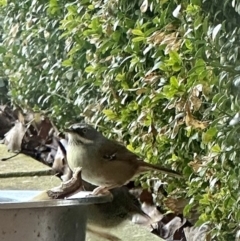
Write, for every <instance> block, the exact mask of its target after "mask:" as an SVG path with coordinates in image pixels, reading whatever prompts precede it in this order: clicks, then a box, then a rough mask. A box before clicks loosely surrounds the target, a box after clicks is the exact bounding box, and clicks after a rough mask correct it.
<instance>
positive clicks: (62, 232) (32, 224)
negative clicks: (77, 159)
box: [0, 190, 111, 241]
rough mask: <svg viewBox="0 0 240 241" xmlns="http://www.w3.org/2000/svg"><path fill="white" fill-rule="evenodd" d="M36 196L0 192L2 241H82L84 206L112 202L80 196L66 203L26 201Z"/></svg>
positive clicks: (107, 199)
mask: <svg viewBox="0 0 240 241" xmlns="http://www.w3.org/2000/svg"><path fill="white" fill-rule="evenodd" d="M39 193H40V191H12V190H11V191H10V190H7V191H0V240H1V241H84V240H85V232H86V221H87V205H90V204H97V203H104V202H109V201H110V200H111V198H110V197H109V196H96V197H94V196H90V197H86V195H82V196H81V197H71V199H66V200H48V201H32V202H31V201H29V202H28V201H27V200H30V199H31V198H33V197H34V196H36V195H37V194H39ZM85 193H87V192H85ZM83 194H84V192H83Z"/></svg>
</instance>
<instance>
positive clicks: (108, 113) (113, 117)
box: [102, 109, 117, 120]
mask: <svg viewBox="0 0 240 241" xmlns="http://www.w3.org/2000/svg"><path fill="white" fill-rule="evenodd" d="M102 112H103V113H104V114H105V115H106V116H107V117H108V118H109V119H110V120H116V119H117V115H116V113H114V112H113V111H112V110H110V109H104V110H103V111H102Z"/></svg>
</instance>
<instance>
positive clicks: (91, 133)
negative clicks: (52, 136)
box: [65, 123, 101, 144]
mask: <svg viewBox="0 0 240 241" xmlns="http://www.w3.org/2000/svg"><path fill="white" fill-rule="evenodd" d="M65 132H67V133H68V138H69V142H73V143H76V144H92V143H94V141H95V140H96V139H97V138H98V137H99V136H100V135H101V134H100V133H99V132H98V131H97V130H96V129H94V128H93V127H92V126H90V125H88V124H85V123H76V124H73V125H71V126H70V127H68V128H67V129H65Z"/></svg>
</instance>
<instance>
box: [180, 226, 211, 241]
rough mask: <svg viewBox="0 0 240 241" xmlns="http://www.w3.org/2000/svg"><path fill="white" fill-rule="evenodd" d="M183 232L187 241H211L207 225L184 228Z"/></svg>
mask: <svg viewBox="0 0 240 241" xmlns="http://www.w3.org/2000/svg"><path fill="white" fill-rule="evenodd" d="M183 230H184V234H185V237H186V240H187V241H211V237H210V234H209V227H208V226H207V225H202V226H200V227H186V228H184V229H183Z"/></svg>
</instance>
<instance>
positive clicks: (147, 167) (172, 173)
mask: <svg viewBox="0 0 240 241" xmlns="http://www.w3.org/2000/svg"><path fill="white" fill-rule="evenodd" d="M146 171H159V172H161V173H164V174H167V175H169V176H173V177H178V178H183V176H182V174H181V173H179V172H177V171H174V170H171V169H169V168H165V167H160V166H157V165H153V164H150V163H147V162H143V163H141V165H140V167H139V172H146Z"/></svg>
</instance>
